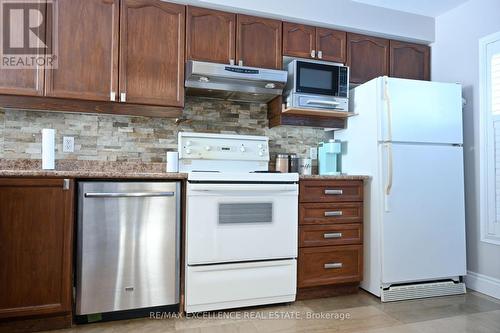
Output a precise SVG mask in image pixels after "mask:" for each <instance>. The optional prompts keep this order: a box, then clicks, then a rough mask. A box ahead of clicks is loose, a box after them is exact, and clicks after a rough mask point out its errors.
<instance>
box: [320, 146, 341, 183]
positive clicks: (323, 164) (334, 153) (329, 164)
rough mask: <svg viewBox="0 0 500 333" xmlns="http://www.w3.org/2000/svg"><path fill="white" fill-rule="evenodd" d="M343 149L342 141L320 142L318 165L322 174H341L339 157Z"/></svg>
mask: <svg viewBox="0 0 500 333" xmlns="http://www.w3.org/2000/svg"><path fill="white" fill-rule="evenodd" d="M341 151H342V145H341V142H340V141H335V140H329V141H328V142H320V144H319V147H318V167H319V174H320V175H325V176H327V175H339V174H340V168H339V163H338V159H339V158H340V153H341Z"/></svg>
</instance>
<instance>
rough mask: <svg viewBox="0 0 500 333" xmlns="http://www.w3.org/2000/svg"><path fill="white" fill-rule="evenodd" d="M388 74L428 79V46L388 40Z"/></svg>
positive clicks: (406, 77)
mask: <svg viewBox="0 0 500 333" xmlns="http://www.w3.org/2000/svg"><path fill="white" fill-rule="evenodd" d="M389 45H390V70H389V75H390V76H392V77H399V78H404V79H414V80H430V65H429V64H430V48H429V46H427V45H421V44H414V43H406V42H399V41H395V40H391V41H390V44H389Z"/></svg>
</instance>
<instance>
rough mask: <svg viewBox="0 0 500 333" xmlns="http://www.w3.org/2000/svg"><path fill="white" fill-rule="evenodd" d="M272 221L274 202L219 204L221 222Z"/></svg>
mask: <svg viewBox="0 0 500 333" xmlns="http://www.w3.org/2000/svg"><path fill="white" fill-rule="evenodd" d="M272 221H273V203H272V202H257V203H221V204H219V224H228V223H271V222H272Z"/></svg>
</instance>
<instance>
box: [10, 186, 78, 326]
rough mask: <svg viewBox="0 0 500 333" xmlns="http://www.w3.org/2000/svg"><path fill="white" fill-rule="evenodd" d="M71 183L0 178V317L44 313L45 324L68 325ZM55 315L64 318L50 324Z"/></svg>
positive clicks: (69, 308)
mask: <svg viewBox="0 0 500 333" xmlns="http://www.w3.org/2000/svg"><path fill="white" fill-rule="evenodd" d="M73 186H74V185H73V182H72V181H70V180H64V179H50V178H43V179H29V178H25V179H17V178H0V202H1V207H2V208H1V209H0V262H1V263H2V264H1V265H0V295H2V296H1V297H0V319H6V318H10V319H13V318H16V319H18V320H21V319H23V318H25V317H30V316H43V317H44V318H47V319H44V320H42V322H43V323H39V324H40V325H42V324H43V328H44V329H49V328H62V327H64V326H69V325H71V294H72V282H71V280H72V279H71V276H72V248H73V246H72V236H73V195H74V194H73V189H74V187H73ZM56 317H58V318H61V317H64V318H67V319H66V320H65V321H63V322H61V320H60V319H57V320H56V321H55V323H56V326H50V320H51V319H50V318H56ZM54 320H55V319H54ZM0 322H2V324H1V325H0V328H2V329H6V327H5V325H8V324H9V323H5V321H0ZM11 324H12V323H11ZM15 325H18V326H19V322H18V321H16V323H15ZM30 329H33V327H30Z"/></svg>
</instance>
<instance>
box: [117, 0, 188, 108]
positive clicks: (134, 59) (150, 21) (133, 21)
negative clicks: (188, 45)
mask: <svg viewBox="0 0 500 333" xmlns="http://www.w3.org/2000/svg"><path fill="white" fill-rule="evenodd" d="M121 3H122V7H121V16H120V88H119V92H120V101H122V102H124V101H126V102H130V103H137V104H150V105H163V106H179V107H182V106H184V36H185V6H182V5H178V4H173V3H168V2H163V1H160V0H122V2H121Z"/></svg>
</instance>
